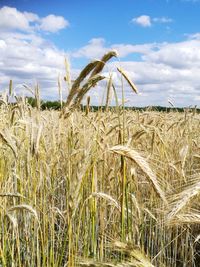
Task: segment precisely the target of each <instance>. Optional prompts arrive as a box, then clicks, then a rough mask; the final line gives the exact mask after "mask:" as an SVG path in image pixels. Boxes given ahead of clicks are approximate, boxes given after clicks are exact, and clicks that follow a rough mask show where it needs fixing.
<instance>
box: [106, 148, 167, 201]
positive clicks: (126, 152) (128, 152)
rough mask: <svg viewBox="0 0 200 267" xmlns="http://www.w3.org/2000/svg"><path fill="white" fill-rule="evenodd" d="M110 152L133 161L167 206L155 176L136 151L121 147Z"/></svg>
mask: <svg viewBox="0 0 200 267" xmlns="http://www.w3.org/2000/svg"><path fill="white" fill-rule="evenodd" d="M110 151H111V152H114V153H116V154H119V155H122V156H125V157H127V158H129V159H130V160H132V161H134V162H135V163H136V164H137V165H138V166H139V167H140V168H141V169H142V171H143V172H144V173H145V174H146V176H147V177H148V178H149V181H150V182H151V184H152V185H153V188H154V190H155V192H156V193H157V195H158V196H159V197H160V198H161V199H162V200H163V201H164V203H165V204H167V200H166V197H165V193H164V192H163V190H162V189H161V187H160V185H159V183H158V181H157V178H156V176H155V174H154V173H153V171H152V170H151V168H150V167H149V164H148V163H147V161H146V160H145V159H144V158H143V157H142V156H141V155H140V154H139V153H138V152H137V151H135V150H133V149H130V148H128V147H126V146H121V145H119V146H114V147H112V148H111V149H110Z"/></svg>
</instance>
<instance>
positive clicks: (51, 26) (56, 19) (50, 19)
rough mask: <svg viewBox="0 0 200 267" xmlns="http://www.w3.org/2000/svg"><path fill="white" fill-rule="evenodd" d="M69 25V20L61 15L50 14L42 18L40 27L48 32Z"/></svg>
mask: <svg viewBox="0 0 200 267" xmlns="http://www.w3.org/2000/svg"><path fill="white" fill-rule="evenodd" d="M67 26H69V22H68V21H67V20H65V19H64V18H63V17H61V16H55V15H49V16H47V17H45V18H42V19H41V24H40V29H42V30H43V31H47V32H57V31H59V30H62V29H64V28H66V27H67Z"/></svg>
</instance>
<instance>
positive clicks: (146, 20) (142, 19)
mask: <svg viewBox="0 0 200 267" xmlns="http://www.w3.org/2000/svg"><path fill="white" fill-rule="evenodd" d="M132 22H134V23H136V24H138V25H140V26H142V27H151V17H150V16H147V15H141V16H139V17H137V18H133V19H132Z"/></svg>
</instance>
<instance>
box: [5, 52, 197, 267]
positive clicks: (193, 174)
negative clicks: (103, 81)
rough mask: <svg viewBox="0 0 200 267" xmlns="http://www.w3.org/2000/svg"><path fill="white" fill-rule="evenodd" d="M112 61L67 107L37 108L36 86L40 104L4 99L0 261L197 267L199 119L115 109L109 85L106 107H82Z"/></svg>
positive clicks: (79, 87) (95, 67) (30, 266)
mask: <svg viewBox="0 0 200 267" xmlns="http://www.w3.org/2000/svg"><path fill="white" fill-rule="evenodd" d="M111 56H116V54H114V53H111V54H108V55H107V56H104V57H103V58H102V59H103V60H101V61H96V62H93V63H92V65H89V67H86V70H84V72H82V75H83V74H84V75H83V76H82V77H81V75H80V76H79V77H78V78H77V80H76V81H75V82H74V83H73V85H72V88H73V90H74V91H73V92H72V91H70V93H69V96H68V100H67V104H65V106H63V109H62V110H61V111H41V110H40V102H39V98H40V96H39V95H40V94H39V89H38V88H39V87H37V88H36V90H35V97H36V99H37V103H38V105H37V108H32V107H31V106H30V105H29V104H28V103H27V102H26V100H25V99H23V98H18V99H17V102H16V103H15V104H14V105H10V104H8V102H7V101H6V98H5V99H4V100H3V101H2V104H1V106H0V120H1V123H0V224H1V230H0V265H2V266H8V267H10V266H14V267H15V266H16V267H18V266H19V267H22V266H23V267H24V266H27V267H34V266H37V267H44V266H52V267H60V266H70V267H73V266H119V267H122V266H135V267H137V266H138V267H148V266H161V267H162V266H173V267H176V266H177V267H178V266H187V267H190V266H191V267H192V266H199V264H200V258H199V248H200V246H199V245H200V244H199V242H200V241H199V234H200V233H199V231H200V227H199V222H200V212H199V208H200V207H199V192H200V185H199V183H200V182H199V181H200V156H199V151H200V136H199V131H200V115H199V114H198V113H195V112H190V111H185V113H179V112H176V111H174V112H170V113H165V112H156V111H148V110H147V111H141V112H139V111H131V110H126V109H123V107H120V106H118V107H116V108H115V107H114V108H110V107H109V105H108V103H109V95H110V90H111V89H113V88H115V87H114V85H113V84H111V83H112V82H113V81H111V80H110V81H108V83H109V85H108V86H107V87H108V90H109V92H108V94H107V100H106V101H107V105H106V111H102V110H101V109H99V111H97V112H91V111H90V107H89V104H90V101H89V100H88V105H87V111H86V112H84V111H80V110H79V109H77V107H78V106H79V104H80V98H81V99H82V97H83V96H84V95H85V92H88V90H89V89H90V88H91V86H94V85H95V84H96V82H97V81H98V80H99V77H102V75H100V71H102V67H103V66H104V64H105V62H106V61H107V60H108V59H110V57H111ZM99 62H100V63H99ZM102 62H104V63H102ZM102 64H103V65H102ZM87 68H89V70H88V69H87ZM121 72H122V70H121ZM121 72H120V73H121ZM90 73H92V75H90ZM89 75H90V76H89ZM87 77H89V78H87ZM85 78H87V80H86V81H85ZM122 78H125V80H126V81H128V83H129V84H131V85H132V86H133V87H134V88H136V87H135V85H134V84H133V83H132V82H131V81H130V79H129V78H128V76H127V74H125V72H124V71H123V75H122ZM84 82H85V83H84ZM83 83H84V84H83ZM69 84H70V83H69ZM74 84H75V85H76V86H75V85H74ZM73 86H74V87H73ZM132 89H133V88H132ZM59 90H60V95H62V92H61V88H60V87H59ZM133 90H134V89H133ZM135 90H136V89H135ZM9 91H10V94H12V83H11V84H10V90H9ZM114 93H115V97H116V91H115V92H114ZM61 102H62V97H61Z"/></svg>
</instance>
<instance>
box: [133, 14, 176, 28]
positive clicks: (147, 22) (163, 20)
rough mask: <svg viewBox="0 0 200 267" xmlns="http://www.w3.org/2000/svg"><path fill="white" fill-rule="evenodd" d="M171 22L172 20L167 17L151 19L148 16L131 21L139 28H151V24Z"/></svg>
mask: <svg viewBox="0 0 200 267" xmlns="http://www.w3.org/2000/svg"><path fill="white" fill-rule="evenodd" d="M172 21H173V20H172V19H171V18H168V17H156V18H151V17H150V16H148V15H141V16H139V17H136V18H133V19H132V22H133V23H135V24H138V25H139V26H142V27H151V26H152V25H153V23H170V22H172Z"/></svg>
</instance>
